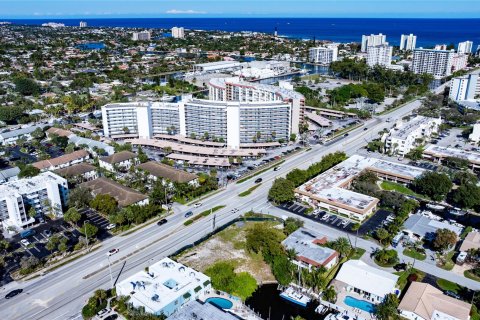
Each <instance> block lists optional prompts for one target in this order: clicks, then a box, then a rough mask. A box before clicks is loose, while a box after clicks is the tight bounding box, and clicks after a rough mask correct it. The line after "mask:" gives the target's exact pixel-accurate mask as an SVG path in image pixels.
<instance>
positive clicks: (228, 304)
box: [205, 297, 233, 309]
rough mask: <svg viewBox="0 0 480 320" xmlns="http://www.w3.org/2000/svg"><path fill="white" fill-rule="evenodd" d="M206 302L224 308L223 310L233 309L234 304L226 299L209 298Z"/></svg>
mask: <svg viewBox="0 0 480 320" xmlns="http://www.w3.org/2000/svg"><path fill="white" fill-rule="evenodd" d="M205 302H208V303H211V304H213V305H214V306H216V307H219V308H222V309H231V308H232V307H233V303H232V301H230V300H227V299H224V298H217V297H215V298H208V299H207V300H205Z"/></svg>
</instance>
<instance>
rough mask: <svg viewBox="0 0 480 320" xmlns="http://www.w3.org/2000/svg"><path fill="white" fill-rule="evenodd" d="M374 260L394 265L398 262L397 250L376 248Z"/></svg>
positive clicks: (386, 264)
mask: <svg viewBox="0 0 480 320" xmlns="http://www.w3.org/2000/svg"><path fill="white" fill-rule="evenodd" d="M374 257H375V260H376V261H377V262H378V263H379V264H380V265H382V266H390V265H394V264H396V263H397V262H398V254H397V251H395V250H393V249H391V250H388V249H381V250H377V251H376V252H375V254H374Z"/></svg>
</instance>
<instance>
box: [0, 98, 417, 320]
mask: <svg viewBox="0 0 480 320" xmlns="http://www.w3.org/2000/svg"><path fill="white" fill-rule="evenodd" d="M419 106H420V101H418V100H415V101H413V102H411V103H409V104H407V105H405V106H403V107H401V108H399V109H397V110H395V111H393V112H391V113H390V114H388V115H384V116H378V117H375V118H374V119H371V120H369V121H367V122H366V123H365V124H364V126H362V127H360V128H358V129H355V130H353V131H351V132H350V134H349V135H348V137H343V138H340V139H339V140H337V141H335V142H333V143H331V144H329V145H315V146H313V147H312V148H311V150H309V151H305V152H301V153H299V154H297V155H294V156H292V157H290V158H289V159H287V160H286V161H285V162H284V163H283V164H282V165H281V168H280V170H278V171H276V172H275V171H273V170H269V171H267V172H264V173H262V174H261V175H259V176H258V177H261V178H262V179H263V182H262V184H261V186H260V187H259V188H258V189H256V190H255V191H254V192H253V193H252V194H251V195H250V196H247V197H243V198H242V197H238V194H239V193H240V192H242V191H245V190H247V189H248V188H250V187H252V185H254V182H253V180H255V179H250V180H248V181H246V182H244V183H241V184H230V185H228V186H227V187H226V188H225V189H224V190H222V191H221V192H218V193H216V194H214V195H212V196H211V197H208V198H207V199H205V200H204V201H203V205H202V207H200V208H197V209H193V210H192V211H193V212H194V214H198V213H199V212H201V211H203V210H207V209H209V208H212V207H214V206H217V205H225V206H226V207H225V208H223V209H221V210H219V211H217V212H216V213H215V217H216V219H215V224H216V226H217V227H218V226H221V225H224V224H227V223H228V222H230V221H232V220H233V219H235V218H237V217H238V216H240V215H241V214H243V213H245V212H247V211H249V210H258V211H261V210H267V209H268V208H269V207H270V205H269V204H268V202H267V193H268V190H269V189H270V187H271V184H272V182H273V181H274V180H275V178H277V177H281V176H285V175H286V174H287V173H288V172H289V171H291V170H292V169H294V168H300V169H302V168H306V167H308V166H309V165H310V164H312V163H314V162H316V161H319V160H320V159H321V158H322V157H323V156H324V155H326V154H328V153H332V152H335V151H344V152H346V153H347V154H348V155H351V154H354V153H355V152H356V151H357V150H358V149H359V148H362V147H363V146H364V145H365V144H366V143H367V142H368V141H371V140H373V139H374V138H376V137H378V135H377V132H379V131H381V130H383V129H384V128H388V127H390V126H391V123H389V122H387V121H386V120H387V119H388V118H391V119H392V120H396V119H400V118H402V117H403V116H405V115H407V114H409V113H411V111H412V110H414V109H415V108H417V107H419ZM365 128H367V130H365ZM235 208H236V209H238V211H234V210H233V209H235ZM212 219H213V216H208V217H207V218H202V219H200V220H198V221H197V222H195V223H193V224H191V225H189V226H184V225H183V222H184V220H185V219H184V218H183V213H177V214H175V215H172V216H170V217H169V221H168V223H167V224H165V225H163V226H157V225H156V224H152V225H149V226H147V227H145V228H143V229H140V230H138V231H136V232H134V233H132V234H129V235H126V236H117V237H112V238H110V239H108V240H106V241H104V242H103V243H102V245H101V248H100V249H98V250H96V251H93V252H91V253H89V254H88V255H86V256H84V257H82V258H80V259H78V260H76V261H74V262H72V263H69V264H66V265H64V266H62V267H60V268H58V269H56V270H54V271H52V272H50V273H47V274H46V275H44V276H41V277H37V278H34V279H32V280H29V281H25V282H22V281H18V282H13V283H11V284H9V285H7V287H6V288H4V291H3V292H4V293H5V294H6V293H7V292H8V291H10V290H13V289H17V288H21V289H23V293H22V294H20V295H18V296H16V297H14V298H12V299H8V300H7V299H3V298H2V299H0V318H1V319H48V320H55V319H76V318H80V317H81V316H80V314H79V312H80V310H81V308H82V306H83V305H84V304H85V302H86V300H87V299H88V297H89V296H90V295H91V294H92V293H93V291H94V290H96V289H98V288H104V289H107V288H109V287H110V286H111V278H110V273H109V268H108V259H107V252H108V251H109V250H110V249H112V248H117V249H119V253H117V254H115V255H113V256H112V257H110V262H111V269H112V274H113V281H114V282H115V281H116V280H117V279H118V280H122V279H125V278H126V277H128V276H130V275H132V274H134V273H136V272H138V271H139V270H142V269H144V268H145V267H146V266H148V265H150V264H152V263H153V262H154V261H158V260H160V259H161V258H163V257H165V256H168V255H170V254H172V253H174V252H176V251H178V250H179V249H181V248H183V247H184V246H186V245H189V244H191V243H193V242H194V241H196V240H199V239H201V238H202V237H204V236H205V235H207V234H208V233H209V232H211V231H212V228H213V225H212V224H213V221H212Z"/></svg>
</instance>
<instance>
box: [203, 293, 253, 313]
mask: <svg viewBox="0 0 480 320" xmlns="http://www.w3.org/2000/svg"><path fill="white" fill-rule="evenodd" d="M208 298H223V299H226V300H228V301H230V302H232V304H233V306H232V308H230V309H228V310H226V311H228V312H230V313H232V314H235V315H237V316H239V317H240V318H242V319H245V320H262V318H261V317H259V316H258V315H257V314H255V312H253V311H252V310H251V309H250V308H249V307H248V306H246V305H245V304H243V302H242V300H241V299H240V298H238V297H234V296H232V295H230V294H228V293H226V292H222V291H216V290H211V291H210V292H207V294H206V295H204V296H203V297H201V298H200V301H202V302H205V301H206V300H207V299H208Z"/></svg>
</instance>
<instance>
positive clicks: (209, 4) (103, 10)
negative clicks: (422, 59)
mask: <svg viewBox="0 0 480 320" xmlns="http://www.w3.org/2000/svg"><path fill="white" fill-rule="evenodd" d="M88 17H90V18H98V17H103V18H121V17H159V18H161V17H169V18H173V17H179V18H180V17H182V18H184V17H196V18H201V17H376V18H403V17H411V18H480V0H365V1H363V0H0V18H88Z"/></svg>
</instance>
